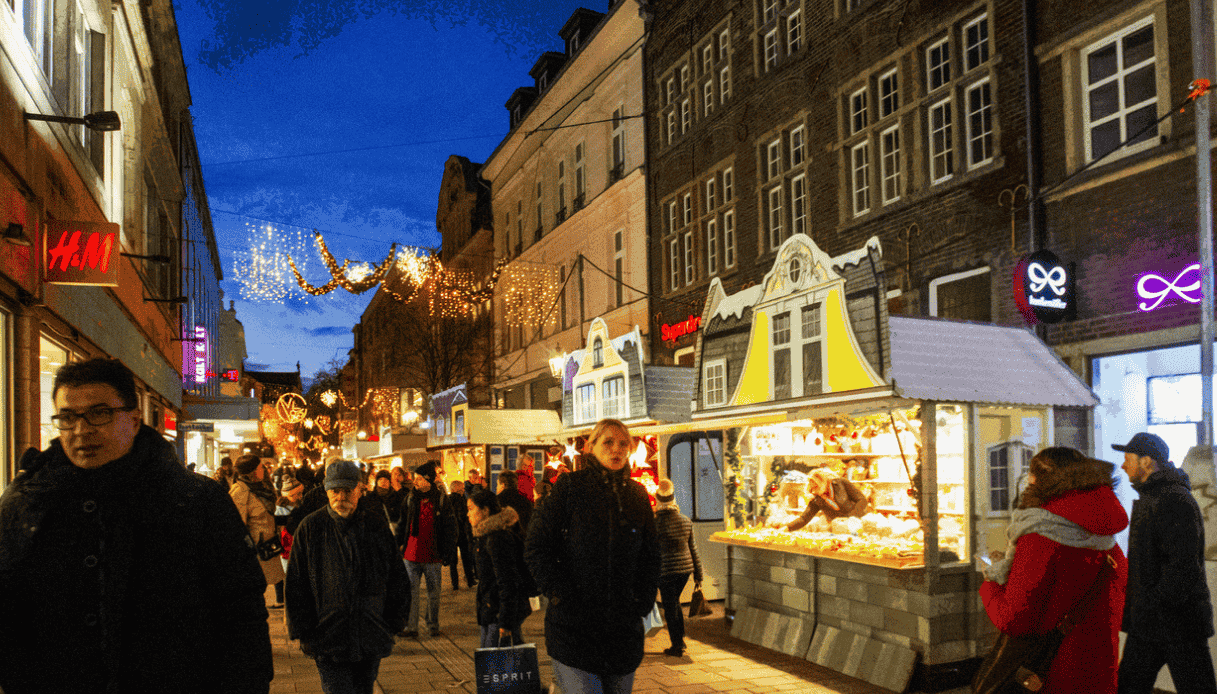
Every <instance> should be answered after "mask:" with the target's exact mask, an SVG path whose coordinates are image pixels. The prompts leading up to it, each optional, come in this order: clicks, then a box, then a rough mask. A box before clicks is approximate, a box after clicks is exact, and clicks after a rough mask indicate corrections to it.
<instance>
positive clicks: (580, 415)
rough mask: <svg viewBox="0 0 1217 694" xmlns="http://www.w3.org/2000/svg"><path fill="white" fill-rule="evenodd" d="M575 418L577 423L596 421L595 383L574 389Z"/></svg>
mask: <svg viewBox="0 0 1217 694" xmlns="http://www.w3.org/2000/svg"><path fill="white" fill-rule="evenodd" d="M575 417H576V421H578V422H594V421H596V419H597V417H596V384H595V383H587V384H584V385H581V386H579V387H578V388H576V389H575Z"/></svg>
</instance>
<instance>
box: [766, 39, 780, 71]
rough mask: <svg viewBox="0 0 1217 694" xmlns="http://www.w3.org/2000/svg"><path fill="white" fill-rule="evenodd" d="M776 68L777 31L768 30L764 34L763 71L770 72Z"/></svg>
mask: <svg viewBox="0 0 1217 694" xmlns="http://www.w3.org/2000/svg"><path fill="white" fill-rule="evenodd" d="M777 66H778V30H777V29H770V30H769V32H768V33H767V34H765V69H766V70H771V69H773V68H775V67H777Z"/></svg>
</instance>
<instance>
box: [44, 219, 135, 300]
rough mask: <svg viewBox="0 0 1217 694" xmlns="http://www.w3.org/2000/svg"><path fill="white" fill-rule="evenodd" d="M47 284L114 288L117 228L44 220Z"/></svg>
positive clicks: (116, 281) (116, 265)
mask: <svg viewBox="0 0 1217 694" xmlns="http://www.w3.org/2000/svg"><path fill="white" fill-rule="evenodd" d="M43 239H44V243H45V244H46V280H45V281H46V283H47V284H88V285H96V286H103V287H117V286H118V262H117V261H118V247H119V232H118V225H117V224H112V223H109V222H64V221H58V220H51V221H48V222H47V224H46V233H45V234H44V235H43Z"/></svg>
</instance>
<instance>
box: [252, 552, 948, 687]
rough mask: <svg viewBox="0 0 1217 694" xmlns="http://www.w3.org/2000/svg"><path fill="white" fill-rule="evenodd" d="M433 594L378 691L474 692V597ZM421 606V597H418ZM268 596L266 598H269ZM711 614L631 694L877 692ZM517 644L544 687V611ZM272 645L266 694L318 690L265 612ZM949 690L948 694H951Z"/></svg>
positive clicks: (642, 671)
mask: <svg viewBox="0 0 1217 694" xmlns="http://www.w3.org/2000/svg"><path fill="white" fill-rule="evenodd" d="M446 574H447V571H445V578H444V585H445V588H444V590H443V591H442V592H441V595H440V631H441V632H442V633H441V635H440V636H437V637H429V636H427V635H426V630H425V628H424V630H423V634H422V635H421V636H420V637H419V638H417V639H405V638H400V637H399V638H398V640H397V645H396V646H395V647H394V648H393V654H392V655H390V656H389V657H388V658H385V659H384V660H382V661H381V663H380V677H379V678H378V684H379V689H378V692H379V693H383V694H424V693H427V692H442V693H445V694H447V693H452V692H470V693H473V692H476V691H477V687H476V685H475V684H474V668H473V651H474V649H475V648H477V637H478V627H477V623H476V619H475V617H474V591H473V589H470V588H466V587H464V586H462V587H461V589H460V590H459V591H453V590H452V589H451V587H449V586H448V583H447V581H448V578H447V576H446ZM422 592H423V594H424V595H423V596H422V600H424V602H425V600H426V597H425V594H426V591H425V590H424V591H422ZM271 597H273V594H271ZM711 604H712V606H713V607H714V610H715V611H714V614H713V615H710V616H707V617H699V618H697V619H693V620H688V619H686V620H685V625H686V636H685V642H686V647H687V648H686V650H685V655H684V657H682V658H672V657H669V656H665V655H663V649H665V648H667V647H668V646H669V645H671V643H670V642H669V641H668V635H667V631H663V630H661V631H659V632H658V633H657V634H655V635H654V636H652V637H650V638H648V639H647V641H646V656H645V657H644V658H643V661H642V665H641V666H640V667H639V668H638V673H637V675H636V676H635V680H634V692H635V693H636V694H701V693H703V692H738V693H741V694H742V693H745V692H747V693H751V694H763V693H767V692H807V693H810V694H827V693H837V694H884V693H888V694H890V693H889V692H888V690H886V689H881V688H878V687H875V686H874V685H871V684H869V683H867V682H863V681H861V680H856V679H854V678H852V677H847V676H845V675H842V674H840V673H838V672H835V671H833V670H829V669H827V668H824V667H820V666H818V665H815V664H814V663H810V662H808V661H806V660H802V659H800V658H795V657H792V656H788V655H784V654H782V653H778V652H776V651H771V650H768V649H765V648H760V647H758V646H753V645H752V644H749V643H745V642H743V641H740V640H738V639H734V638H731V636H730V635H729V634H728V631H727V627H726V624H725V622H724V621H723V619H722V616H723V606H722V603H721V602H717V603H711ZM523 631H524V638H525V639H526V640H527V641H529V642H535V643H536V644H537V655H538V658H539V660H540V665H541V682H542V683H543V684H544V685H546V686H548V684H549V682H550V681H551V680H552V679H553V678H552V669H551V667H550V662H549V658H548V656H547V655H546V652H545V635H544V612H540V613H533V614H532V615H531V616H530V617H529V618H528V619H527V620H526V621H525V622H524V627H523ZM270 634H271V642H272V645H273V648H274V656H275V679H274V681H273V682H271V686H270V690H271V692H314V693H319V692H321V680H320V679H319V678H318V676H317V667H316V665H314V663H313V660H312V659H311V658H308V657H307V656H305V655H304V654H303V653H301V652H300V646H299V644H298V643H297V642H294V641H288V639H287V629H286V627H285V626H284V623H283V610H281V609H279V610H271V616H270ZM959 691H968V690H955V691H953V692H949V693H947V694H956V692H959Z"/></svg>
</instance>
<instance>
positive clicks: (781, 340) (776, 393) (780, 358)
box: [773, 312, 790, 400]
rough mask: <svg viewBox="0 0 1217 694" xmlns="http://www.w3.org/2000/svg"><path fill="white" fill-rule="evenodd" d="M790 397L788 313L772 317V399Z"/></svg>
mask: <svg viewBox="0 0 1217 694" xmlns="http://www.w3.org/2000/svg"><path fill="white" fill-rule="evenodd" d="M789 397H790V313H789V312H786V313H781V314H778V315H776V316H774V317H773V399H774V400H785V399H786V398H789Z"/></svg>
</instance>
